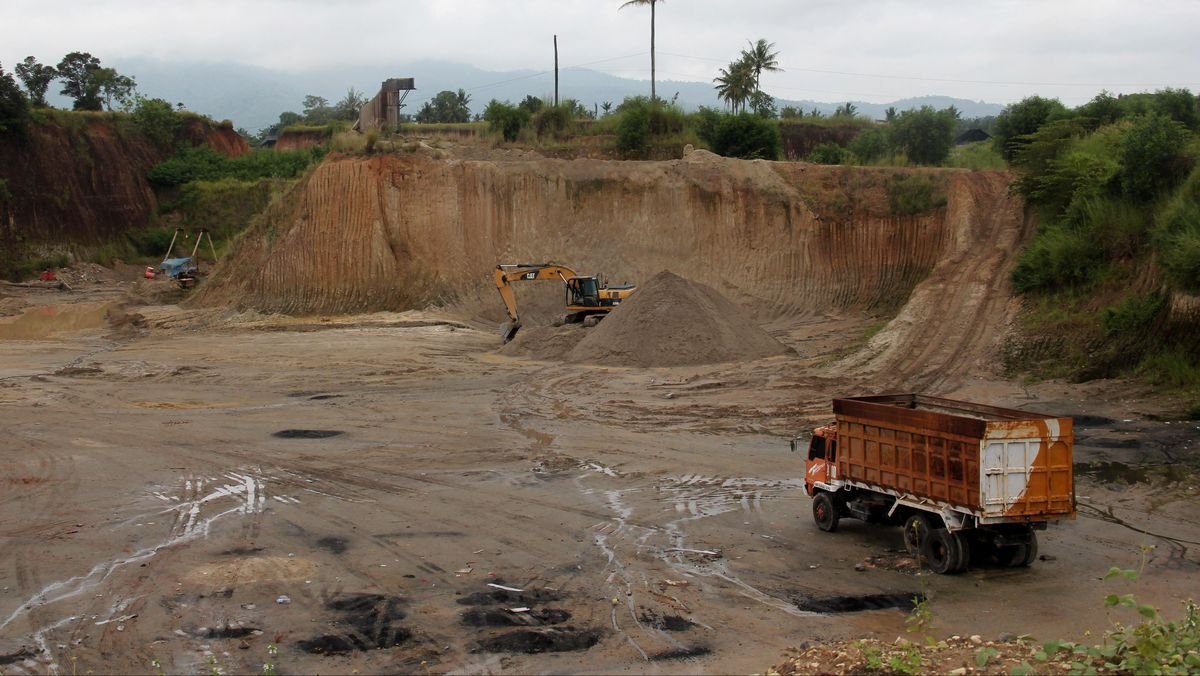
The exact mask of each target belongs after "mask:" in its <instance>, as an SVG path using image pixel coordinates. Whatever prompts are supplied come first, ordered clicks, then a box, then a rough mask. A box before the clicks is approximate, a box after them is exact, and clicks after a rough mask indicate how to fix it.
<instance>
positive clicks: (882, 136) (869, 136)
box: [839, 127, 888, 164]
mask: <svg viewBox="0 0 1200 676" xmlns="http://www.w3.org/2000/svg"><path fill="white" fill-rule="evenodd" d="M846 149H847V150H849V151H850V152H852V153H854V156H855V157H857V158H858V159H859V160H860V161H862V162H864V163H871V162H874V161H875V160H877V159H879V158H881V157H883V156H884V155H886V154H887V152H888V135H887V131H885V130H884V129H883V128H882V127H870V128H868V129H864V130H862V131H861V132H859V134H858V136H855V137H854V139H853V140H852V141H850V143H849V144H848V145H847V146H846ZM839 164H840V163H839Z"/></svg>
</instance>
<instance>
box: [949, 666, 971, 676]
mask: <svg viewBox="0 0 1200 676" xmlns="http://www.w3.org/2000/svg"><path fill="white" fill-rule="evenodd" d="M965 673H967V668H966V667H959V668H957V669H954V670H953V671H951V672H950V676H963V674H965Z"/></svg>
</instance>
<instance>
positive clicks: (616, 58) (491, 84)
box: [465, 52, 649, 92]
mask: <svg viewBox="0 0 1200 676" xmlns="http://www.w3.org/2000/svg"><path fill="white" fill-rule="evenodd" d="M647 54H649V52H638V53H636V54H626V55H624V56H613V57H609V58H607V59H598V60H596V61H589V62H587V63H580V64H576V65H574V66H566V67H565V68H560V69H559V70H560V71H562V70H578V69H580V68H586V67H588V66H594V65H596V64H598V63H608V62H609V61H620V60H621V59H632V58H633V57H635V56H645V55H647ZM553 72H554V71H553V70H543V71H539V72H536V73H530V74H529V75H520V76H518V77H514V78H509V79H507V80H500V81H498V82H489V83H488V84H482V85H476V86H474V87H467V88H466V89H465V91H468V92H473V91H475V90H477V89H487V88H488V87H498V86H500V85H503V84H508V83H510V82H520V81H521V80H530V79H533V78H535V77H541V76H543V75H549V74H551V73H553Z"/></svg>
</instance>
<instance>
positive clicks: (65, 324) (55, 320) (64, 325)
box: [0, 303, 110, 340]
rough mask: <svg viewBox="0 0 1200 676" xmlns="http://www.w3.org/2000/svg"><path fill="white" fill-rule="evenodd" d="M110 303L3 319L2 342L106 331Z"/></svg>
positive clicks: (41, 308) (48, 308)
mask: <svg viewBox="0 0 1200 676" xmlns="http://www.w3.org/2000/svg"><path fill="white" fill-rule="evenodd" d="M109 305H110V304H109V303H79V304H77V305H42V306H38V307H34V308H29V309H28V310H25V312H24V313H22V314H20V315H17V316H16V317H15V318H5V319H0V340H42V339H45V338H50V337H52V336H55V335H58V334H61V333H70V332H73V331H85V330H88V329H99V328H103V327H104V326H105V324H106V321H107V320H106V317H107V314H108V307H109Z"/></svg>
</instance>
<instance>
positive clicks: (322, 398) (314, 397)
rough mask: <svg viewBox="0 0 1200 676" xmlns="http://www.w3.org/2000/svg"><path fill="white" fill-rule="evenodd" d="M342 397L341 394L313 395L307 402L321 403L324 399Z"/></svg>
mask: <svg viewBox="0 0 1200 676" xmlns="http://www.w3.org/2000/svg"><path fill="white" fill-rule="evenodd" d="M344 396H345V395H343V394H314V395H313V396H311V397H309V400H310V401H323V400H325V399H341V398H342V397H344Z"/></svg>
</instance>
